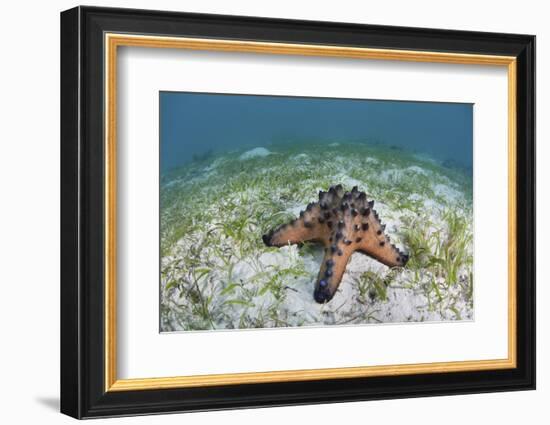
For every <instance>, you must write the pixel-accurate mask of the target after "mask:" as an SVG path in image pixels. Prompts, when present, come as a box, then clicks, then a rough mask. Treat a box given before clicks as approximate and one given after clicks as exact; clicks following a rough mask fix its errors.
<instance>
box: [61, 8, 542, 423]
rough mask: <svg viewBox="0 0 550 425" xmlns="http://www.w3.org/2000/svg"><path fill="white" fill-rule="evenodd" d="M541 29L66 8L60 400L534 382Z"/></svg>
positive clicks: (452, 389) (163, 402)
mask: <svg viewBox="0 0 550 425" xmlns="http://www.w3.org/2000/svg"><path fill="white" fill-rule="evenodd" d="M534 61H535V37H534V36H531V35H518V34H495V33H479V32H465V31H450V30H437V29H420V28H403V27H391V26H370V25H358V24H344V23H331V22H313V21H295V20H282V19H266V18H252V17H239V16H220V15H202V14H188V13H175V12H161V11H144V10H129V9H108V8H94V7H77V8H74V9H71V10H68V11H65V12H63V13H62V14H61V115H62V122H61V163H62V170H61V194H62V205H61V207H62V208H61V210H62V217H61V220H62V231H61V245H62V248H61V249H62V252H61V254H62V273H61V274H62V276H61V411H62V412H63V413H65V414H68V415H71V416H73V417H76V418H91V417H103V416H120V415H137V414H148V413H163V412H177V411H181V412H184V411H197V410H214V409H230V408H241V407H256V406H274V405H293V404H308V403H329V402H341V401H353V400H369V399H384V398H399V397H415V396H434V395H449V394H464V393H479V392H488V391H511V390H525V389H534V388H535V219H534V214H535V208H534V206H535V182H534V177H535V170H534V166H535V152H534V147H535V134H534V128H535V127H534V120H535V109H534V105H535V103H534V99H535V94H534V93H535V75H534V69H535V62H534Z"/></svg>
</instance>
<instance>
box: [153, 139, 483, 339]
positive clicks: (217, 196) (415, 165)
mask: <svg viewBox="0 0 550 425" xmlns="http://www.w3.org/2000/svg"><path fill="white" fill-rule="evenodd" d="M337 183H341V184H343V185H344V187H345V189H347V190H349V189H351V187H352V186H355V185H357V186H358V187H359V189H360V190H362V191H365V192H366V193H367V194H368V196H369V199H371V198H372V199H374V200H375V202H376V204H375V209H376V210H377V211H378V213H379V215H380V218H381V219H382V221H383V222H384V223H385V224H386V225H387V227H386V232H387V234H388V235H389V236H390V237H391V239H392V242H393V243H395V244H396V245H397V246H398V247H399V248H400V249H402V250H404V251H406V252H408V253H409V254H410V260H409V262H408V264H407V266H406V267H405V268H394V269H389V268H388V267H386V266H384V265H382V264H380V263H378V262H377V261H376V260H373V259H371V258H369V257H367V256H365V255H362V254H359V253H356V254H354V255H353V256H352V258H351V260H350V262H349V264H348V267H347V272H346V273H345V275H344V277H343V279H342V283H341V285H340V287H339V290H338V292H337V293H336V295H335V296H334V298H333V299H332V301H331V302H329V303H327V304H325V305H319V304H318V303H316V302H315V301H314V299H313V284H314V282H315V279H316V276H317V273H318V271H319V264H320V261H321V259H322V256H323V252H322V249H321V248H320V247H318V246H316V245H309V244H306V245H304V246H302V247H297V246H287V247H283V248H268V247H266V246H264V244H263V243H262V238H261V236H262V234H263V233H265V232H266V231H268V230H270V229H271V228H273V227H275V226H276V225H278V224H281V223H284V222H287V221H289V220H290V219H292V218H294V217H295V216H297V215H298V214H299V212H300V210H301V209H303V208H304V207H305V206H306V205H307V204H308V203H309V202H312V201H315V200H316V198H317V194H318V192H319V191H320V190H327V189H328V188H329V186H331V185H334V184H337ZM471 186H472V181H471V176H470V174H469V173H465V172H463V171H461V170H459V169H454V168H449V167H443V166H441V165H439V164H438V163H437V162H435V161H433V160H430V159H428V158H425V157H422V156H419V155H414V154H411V153H407V152H404V151H402V150H398V149H391V148H387V147H382V146H369V145H366V144H341V143H340V144H338V143H333V144H331V145H328V146H327V145H313V144H311V145H307V146H304V145H303V144H300V145H290V146H284V145H281V146H275V147H270V148H269V150H267V149H265V148H256V149H253V150H246V151H239V152H232V153H229V154H225V155H219V156H209V157H206V158H202V159H200V160H197V161H194V162H193V163H191V164H189V165H187V166H186V167H183V168H181V169H178V170H174V171H172V172H171V173H170V174H169V175H165V176H163V178H162V181H161V300H160V302H161V330H162V331H178V330H200V329H235V328H263V327H281V326H315V325H338V324H363V323H381V322H419V321H443V320H469V319H472V318H473V280H472V269H473V239H472V229H473V215H472V187H471Z"/></svg>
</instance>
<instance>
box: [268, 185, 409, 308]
mask: <svg viewBox="0 0 550 425" xmlns="http://www.w3.org/2000/svg"><path fill="white" fill-rule="evenodd" d="M373 206H374V201H372V200H371V201H368V200H367V195H366V194H365V193H364V192H360V191H359V190H358V189H357V186H355V187H354V188H353V189H352V191H351V192H346V193H344V190H343V188H342V185H337V186H332V187H331V188H330V189H329V190H328V192H323V191H321V192H319V202H315V203H311V204H309V205H308V206H307V208H306V210H305V211H302V212H300V217H299V218H297V219H295V220H293V221H291V222H290V223H287V224H283V225H282V226H279V227H277V228H275V229H273V230H272V231H271V232H269V233H267V234H265V235H263V241H264V243H265V244H266V245H267V246H278V247H281V246H284V245H287V244H289V243H290V244H297V243H301V242H306V241H313V242H318V243H320V244H322V245H323V246H324V248H325V256H324V259H323V263H322V264H321V269H320V270H319V276H318V277H317V282H316V284H315V290H314V292H313V297H314V299H315V301H317V302H319V303H325V302H328V301H330V300H331V299H332V297H333V296H334V294H335V292H336V290H337V289H338V286H339V285H340V282H341V281H342V276H343V275H344V272H345V271H346V266H347V264H348V261H349V259H350V257H351V255H352V254H353V253H354V252H361V253H363V254H367V255H369V256H370V257H372V258H374V259H376V260H378V261H380V262H381V263H382V264H385V265H386V266H388V267H403V266H404V265H405V264H406V263H407V261H408V259H409V256H408V255H407V254H405V253H403V252H401V251H400V250H399V249H398V248H397V247H396V246H395V245H393V244H391V243H390V239H389V237H388V236H387V235H386V234H385V233H384V229H385V227H386V226H385V225H383V224H382V223H381V221H380V219H379V218H378V214H377V213H376V211H374V209H373Z"/></svg>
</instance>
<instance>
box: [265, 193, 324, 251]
mask: <svg viewBox="0 0 550 425" xmlns="http://www.w3.org/2000/svg"><path fill="white" fill-rule="evenodd" d="M320 214H321V209H320V207H319V204H318V203H315V204H309V205H308V206H307V208H306V210H305V211H302V212H300V217H299V218H297V219H296V220H293V221H291V222H290V223H287V224H283V225H281V226H279V227H277V228H276V229H275V230H273V231H271V232H270V233H268V234H266V235H264V236H263V241H264V243H265V244H266V245H267V246H278V247H280V246H284V245H287V244H297V243H301V242H307V241H317V242H322V243H324V242H325V240H326V239H327V238H328V237H327V231H326V228H325V226H324V224H325V223H324V219H323V218H322V217H321V216H320Z"/></svg>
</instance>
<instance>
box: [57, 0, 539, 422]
mask: <svg viewBox="0 0 550 425" xmlns="http://www.w3.org/2000/svg"><path fill="white" fill-rule="evenodd" d="M61 17H62V19H61V53H62V57H61V70H62V81H61V83H62V84H61V101H62V105H61V114H62V125H61V133H62V134H61V139H62V140H61V143H62V149H61V162H62V170H61V172H62V181H61V191H62V205H61V207H62V208H61V209H62V231H61V240H62V282H61V283H62V286H61V305H62V310H61V333H62V335H61V337H62V339H61V353H62V357H61V411H62V412H64V413H66V414H69V415H71V416H74V417H78V418H84V417H97V416H115V415H130V414H143V413H160V412H170V411H189V410H208V409H221V408H236V407H246V406H250V407H252V406H269V405H282V404H303V403H320V402H331V401H351V400H366V399H375V398H396V397H410V396H421V395H440V394H457V393H468V392H485V391H503V390H513V389H530V388H534V381H535V287H534V283H535V282H534V276H535V237H534V226H535V220H534V219H535V217H534V211H535V209H534V202H535V199H534V189H535V187H534V186H535V185H534V45H535V39H534V37H533V36H526V35H511V34H491V33H472V32H464V31H442V30H427V29H413V28H398V27H382V26H366V25H355V24H340V23H326V22H308V21H290V20H275V19H263V18H244V17H234V16H218V15H199V14H184V13H172V12H157V11H155V12H152V11H143V10H130V9H106V8H92V7H78V8H75V9H71V10H68V11H66V12H63V13H62V15H61ZM168 23H169V25H168ZM118 46H147V47H152V48H185V49H203V50H224V51H239V52H243V51H246V52H259V53H270V54H293V55H315V56H332V57H354V58H363V59H372V58H374V59H387V60H402V61H403V60H404V61H424V62H446V63H466V64H484V65H495V66H506V67H508V82H509V87H508V93H509V96H508V97H509V105H508V109H509V123H508V125H509V183H508V189H509V191H508V192H509V211H508V217H509V229H510V232H509V233H510V237H509V249H508V251H509V258H508V268H509V276H510V278H509V282H508V285H509V309H508V311H509V323H508V341H509V349H508V358H506V359H495V360H488V361H469V362H452V363H428V364H414V365H391V366H377V367H359V368H357V367H355V368H338V369H316V370H303V371H281V372H258V373H246V374H243V373H241V374H226V375H203V376H185V377H169V378H144V379H128V380H120V379H117V375H116V308H115V306H116V304H115V300H116V238H115V236H114V235H115V234H116V231H115V230H116V227H115V226H116V222H115V217H116V214H115V213H116V191H115V188H116V180H115V176H116V102H115V99H116V53H117V47H118Z"/></svg>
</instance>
